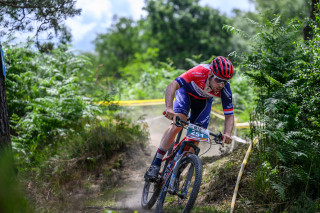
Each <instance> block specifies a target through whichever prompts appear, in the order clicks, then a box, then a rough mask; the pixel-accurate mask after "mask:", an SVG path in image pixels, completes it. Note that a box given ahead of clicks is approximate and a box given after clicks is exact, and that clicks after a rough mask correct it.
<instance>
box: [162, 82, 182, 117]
mask: <svg viewBox="0 0 320 213" xmlns="http://www.w3.org/2000/svg"><path fill="white" fill-rule="evenodd" d="M179 88H180V85H179V84H178V82H177V81H175V80H174V81H172V82H171V83H170V84H169V85H168V86H167V89H166V94H165V100H166V101H165V103H166V115H165V116H166V117H167V118H168V119H170V120H172V119H173V118H174V117H175V114H174V112H173V99H174V96H175V94H176V91H177V90H178V89H179ZM174 121H175V119H174Z"/></svg>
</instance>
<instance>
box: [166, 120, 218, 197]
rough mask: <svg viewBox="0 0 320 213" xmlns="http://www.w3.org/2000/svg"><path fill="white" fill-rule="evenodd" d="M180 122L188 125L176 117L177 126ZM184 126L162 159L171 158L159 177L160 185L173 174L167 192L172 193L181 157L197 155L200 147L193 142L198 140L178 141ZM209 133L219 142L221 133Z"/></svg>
mask: <svg viewBox="0 0 320 213" xmlns="http://www.w3.org/2000/svg"><path fill="white" fill-rule="evenodd" d="M182 123H183V124H185V125H187V126H188V125H189V123H188V122H185V121H183V120H181V119H180V118H179V117H177V124H176V125H177V126H178V127H179V126H182ZM184 128H185V127H183V128H182V129H181V130H180V132H179V133H178V135H177V138H176V140H175V143H174V144H173V147H172V149H173V150H172V153H171V154H170V155H169V156H168V157H166V158H164V159H163V160H162V161H166V160H168V159H170V158H171V162H170V165H167V163H166V164H165V166H164V168H163V172H162V174H161V179H160V180H161V181H160V184H161V187H162V186H163V184H164V183H165V181H166V180H167V178H168V177H170V175H171V174H173V176H171V180H170V183H169V186H168V192H169V193H170V192H171V193H174V189H173V185H174V182H175V179H176V177H175V175H176V174H177V172H178V168H179V165H180V162H181V160H182V158H183V157H184V156H186V155H187V154H189V153H190V154H195V155H198V154H199V152H200V148H199V147H198V146H196V145H195V144H194V143H195V142H199V141H187V140H186V137H185V138H183V139H182V140H181V141H180V138H181V135H182V132H183V129H184ZM210 135H212V136H214V137H215V142H216V143H217V144H220V143H219V142H218V141H219V140H221V139H222V134H221V133H220V134H217V135H216V134H213V133H211V132H210ZM186 147H192V148H193V149H194V153H193V152H190V151H186V149H185V148H186ZM168 166H170V168H169V170H168V168H167V167H168ZM179 197H180V196H179Z"/></svg>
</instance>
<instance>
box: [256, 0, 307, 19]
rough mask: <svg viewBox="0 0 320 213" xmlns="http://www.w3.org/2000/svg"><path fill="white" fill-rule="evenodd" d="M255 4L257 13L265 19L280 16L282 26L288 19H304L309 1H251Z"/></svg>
mask: <svg viewBox="0 0 320 213" xmlns="http://www.w3.org/2000/svg"><path fill="white" fill-rule="evenodd" d="M251 1H253V2H254V3H255V6H256V9H257V11H258V12H259V13H262V14H265V15H266V18H267V19H272V18H273V16H274V15H275V14H280V15H281V16H282V17H283V18H282V19H281V20H280V21H281V23H282V24H285V22H286V21H287V20H289V19H293V18H299V19H304V18H305V17H307V16H308V15H309V10H310V5H311V0H307V1H306V0H281V1H277V0H268V1H264V0H251Z"/></svg>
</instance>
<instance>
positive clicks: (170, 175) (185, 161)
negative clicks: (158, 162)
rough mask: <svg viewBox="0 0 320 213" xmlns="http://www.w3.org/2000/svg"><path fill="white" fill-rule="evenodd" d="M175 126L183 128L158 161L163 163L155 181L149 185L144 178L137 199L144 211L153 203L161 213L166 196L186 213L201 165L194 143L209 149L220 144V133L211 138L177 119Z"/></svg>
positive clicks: (194, 195)
mask: <svg viewBox="0 0 320 213" xmlns="http://www.w3.org/2000/svg"><path fill="white" fill-rule="evenodd" d="M176 126H178V127H181V126H183V128H182V129H181V131H180V132H179V133H178V135H177V137H176V140H175V143H174V144H173V145H172V147H171V148H170V149H169V151H168V153H167V156H166V157H165V158H164V159H163V160H162V161H163V162H165V163H164V166H163V167H162V168H161V169H160V173H159V177H158V179H157V180H156V181H150V180H149V179H148V178H147V177H146V176H145V184H144V187H143V192H142V199H141V206H142V207H143V208H144V209H151V208H152V207H153V205H154V204H155V203H156V201H157V207H156V212H162V209H163V204H164V202H165V201H166V199H165V198H166V196H167V193H168V194H170V195H172V197H176V198H177V202H178V205H179V206H181V207H183V208H184V209H183V212H190V211H191V209H192V208H193V205H194V203H195V201H196V198H197V196H198V193H199V189H200V185H201V181H202V164H201V161H200V159H199V156H198V154H199V152H200V148H199V147H197V146H196V143H198V142H207V143H209V144H210V147H209V149H210V148H211V145H212V144H213V143H212V142H213V141H214V143H215V144H222V143H221V141H222V139H223V136H222V134H221V132H220V133H219V134H215V133H213V132H210V131H209V130H207V129H205V128H202V127H201V126H199V125H195V124H191V123H189V122H187V121H184V120H182V119H181V118H179V117H178V116H177V117H176ZM183 129H187V134H186V137H185V138H183V139H182V140H181V141H180V138H181V135H182V131H183ZM210 136H213V138H210ZM209 149H208V150H209ZM208 150H207V151H208ZM162 164H163V163H162Z"/></svg>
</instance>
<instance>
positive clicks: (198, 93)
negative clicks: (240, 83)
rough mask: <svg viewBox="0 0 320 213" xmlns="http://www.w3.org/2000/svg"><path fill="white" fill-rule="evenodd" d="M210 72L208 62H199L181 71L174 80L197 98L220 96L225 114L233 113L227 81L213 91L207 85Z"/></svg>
mask: <svg viewBox="0 0 320 213" xmlns="http://www.w3.org/2000/svg"><path fill="white" fill-rule="evenodd" d="M210 73H212V72H211V70H210V68H209V64H199V65H197V66H195V67H193V68H192V69H190V70H188V71H187V72H185V73H183V74H182V75H180V76H179V77H177V78H176V79H175V80H176V81H177V82H178V84H179V85H180V88H182V87H184V88H185V90H186V92H187V93H188V94H189V95H191V96H193V97H195V98H197V99H208V98H213V97H220V98H221V102H222V107H223V112H224V114H225V115H232V114H233V104H232V92H231V88H230V83H229V82H228V83H227V84H226V85H225V86H224V88H223V89H222V90H220V91H219V92H214V91H212V89H211V88H210V87H209V78H208V76H209V74H210Z"/></svg>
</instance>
